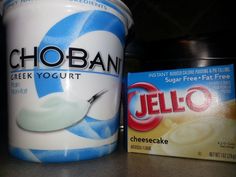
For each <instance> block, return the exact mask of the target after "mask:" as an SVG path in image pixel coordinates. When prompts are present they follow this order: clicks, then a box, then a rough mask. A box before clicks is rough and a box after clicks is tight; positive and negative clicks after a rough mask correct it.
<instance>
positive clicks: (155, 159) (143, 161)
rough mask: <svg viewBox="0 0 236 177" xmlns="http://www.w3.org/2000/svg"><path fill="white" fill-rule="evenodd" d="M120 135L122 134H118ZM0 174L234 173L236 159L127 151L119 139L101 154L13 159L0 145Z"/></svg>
mask: <svg viewBox="0 0 236 177" xmlns="http://www.w3.org/2000/svg"><path fill="white" fill-rule="evenodd" d="M121 139H122V138H121ZM0 153H1V155H0V177H74V176H79V177H90V176H96V177H100V176H101V177H126V176H127V177H205V176H206V177H235V176H236V163H226V162H217V161H206V160H194V159H183V158H173V157H163V156H152V155H144V154H134V153H127V152H126V151H125V149H124V147H123V142H122V141H121V143H120V145H119V147H118V149H117V150H116V151H115V152H114V153H112V154H110V155H107V156H105V157H102V158H99V159H95V160H88V161H80V162H74V163H62V164H37V163H29V162H24V161H20V160H17V159H15V158H13V157H11V156H9V155H8V154H7V153H6V150H3V148H1V152H0Z"/></svg>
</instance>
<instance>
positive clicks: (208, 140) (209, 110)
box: [126, 65, 236, 162]
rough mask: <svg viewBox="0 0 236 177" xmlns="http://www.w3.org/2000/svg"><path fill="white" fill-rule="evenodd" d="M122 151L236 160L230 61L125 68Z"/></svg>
mask: <svg viewBox="0 0 236 177" xmlns="http://www.w3.org/2000/svg"><path fill="white" fill-rule="evenodd" d="M127 82H128V83H127V84H128V91H127V92H128V95H127V125H126V128H127V141H128V143H127V146H128V147H127V149H128V152H136V153H145V154H155V155H164V156H175V157H185V158H196V159H208V160H218V161H230V162H236V103H235V80H234V66H233V65H222V66H211V67H203V68H187V69H175V70H163V71H151V72H136V73H128V78H127Z"/></svg>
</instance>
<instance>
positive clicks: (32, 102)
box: [3, 0, 133, 162]
mask: <svg viewBox="0 0 236 177" xmlns="http://www.w3.org/2000/svg"><path fill="white" fill-rule="evenodd" d="M3 17H4V23H5V26H6V31H7V66H8V101H9V144H10V152H11V154H12V155H13V156H15V157H17V158H20V159H23V160H27V161H34V162H68V161H79V160H86V159H92V158H97V157H101V156H103V155H106V154H109V153H111V152H112V151H114V149H115V148H116V145H117V137H118V129H119V105H120V92H121V75H122V66H123V59H124V57H123V55H124V52H123V51H124V47H125V43H126V42H125V39H126V36H127V35H128V30H129V29H130V28H131V26H132V25H133V21H132V18H131V13H130V11H129V9H128V8H127V7H126V6H125V5H124V4H123V3H122V2H121V1H117V0H116V1H113V0H50V1H48V0H27V1H22V0H5V1H3Z"/></svg>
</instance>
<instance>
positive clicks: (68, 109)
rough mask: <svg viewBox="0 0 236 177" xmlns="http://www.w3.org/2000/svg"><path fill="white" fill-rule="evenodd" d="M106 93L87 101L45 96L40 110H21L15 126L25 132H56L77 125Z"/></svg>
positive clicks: (102, 92) (52, 95)
mask: <svg viewBox="0 0 236 177" xmlns="http://www.w3.org/2000/svg"><path fill="white" fill-rule="evenodd" d="M106 92H107V91H105V90H102V91H100V92H98V93H96V94H95V95H93V96H92V97H91V98H90V99H89V100H82V99H80V100H76V102H75V101H68V100H66V99H64V98H63V97H61V96H59V95H58V94H51V95H49V96H47V98H46V101H44V102H43V103H42V105H41V106H40V108H37V109H35V110H33V109H22V110H21V111H20V113H19V116H18V117H17V125H18V126H19V127H20V128H22V129H24V130H27V131H33V132H51V131H58V130H62V129H65V128H68V127H70V126H73V125H75V124H77V123H79V122H80V121H81V120H82V119H83V118H84V117H85V116H86V115H87V113H88V111H89V109H90V107H91V105H92V104H93V103H94V101H95V100H97V99H98V98H99V97H100V96H102V95H103V94H104V93H106Z"/></svg>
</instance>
